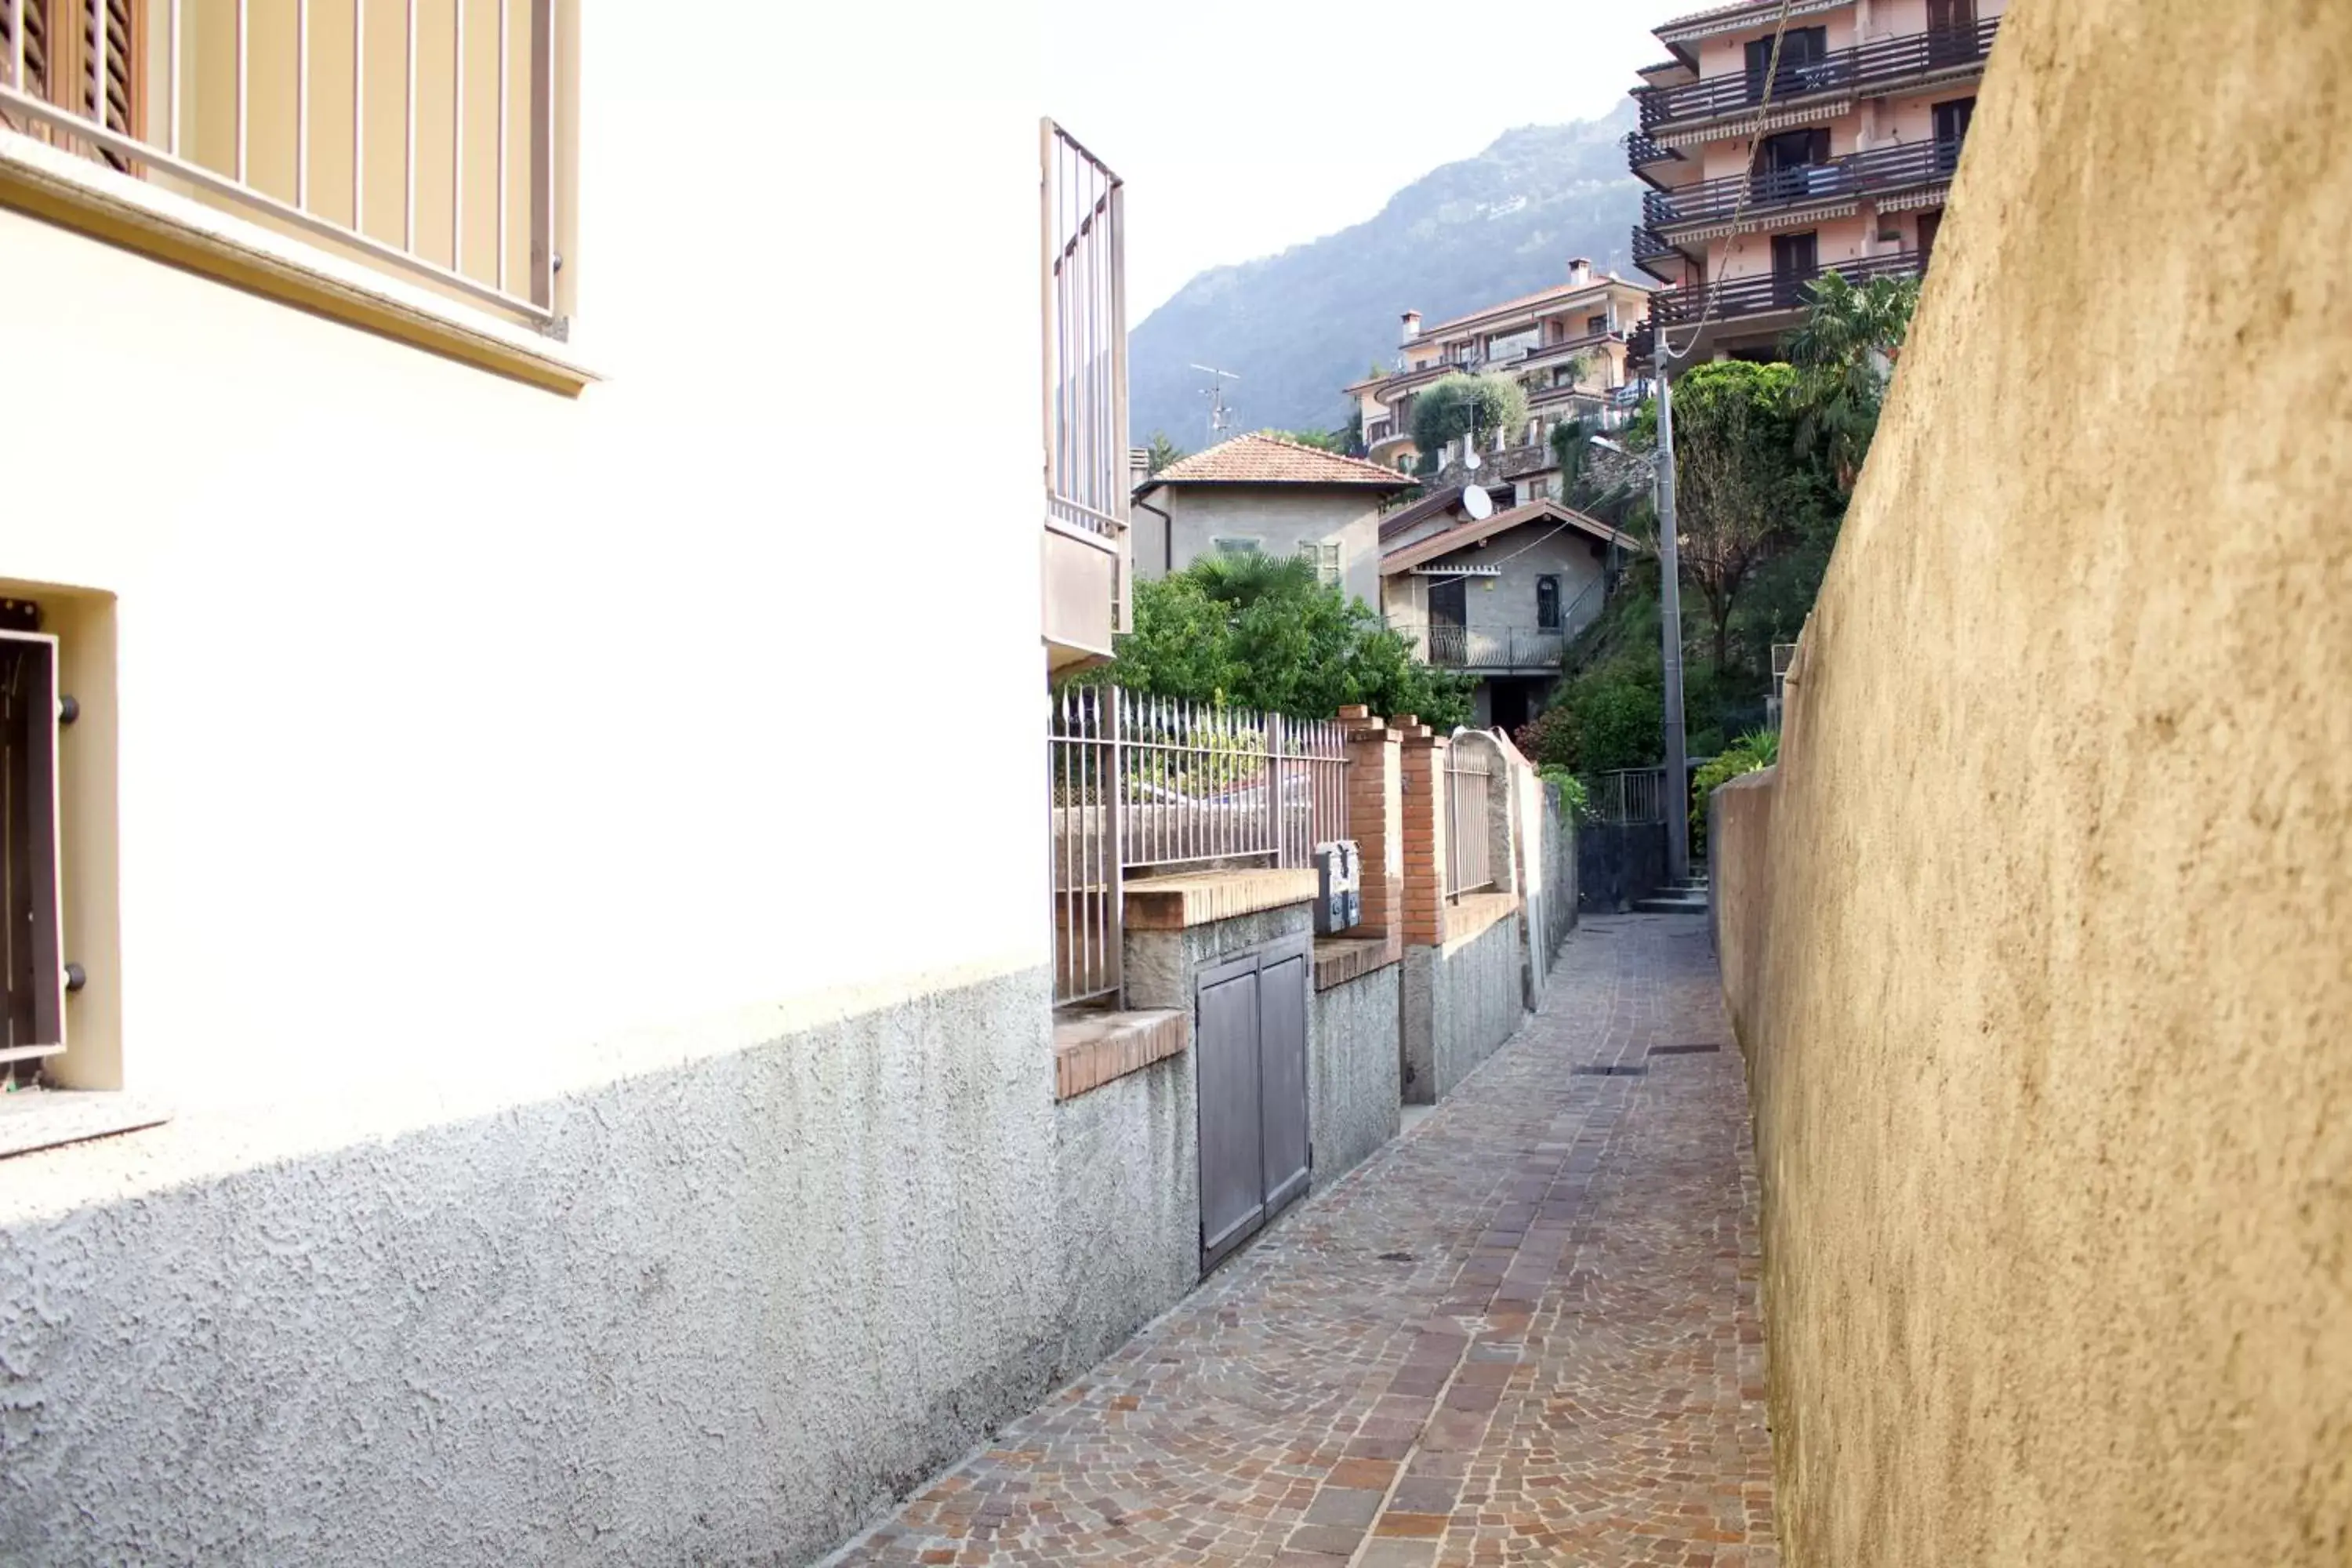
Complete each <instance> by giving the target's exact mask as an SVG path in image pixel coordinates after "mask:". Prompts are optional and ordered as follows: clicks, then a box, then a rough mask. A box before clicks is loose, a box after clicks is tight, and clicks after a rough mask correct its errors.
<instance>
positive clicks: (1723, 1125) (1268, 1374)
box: [842, 915, 1778, 1568]
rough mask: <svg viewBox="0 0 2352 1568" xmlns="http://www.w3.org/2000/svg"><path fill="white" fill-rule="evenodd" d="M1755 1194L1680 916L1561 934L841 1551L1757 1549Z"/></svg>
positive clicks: (1100, 1555) (1707, 1555) (1084, 1558)
mask: <svg viewBox="0 0 2352 1568" xmlns="http://www.w3.org/2000/svg"><path fill="white" fill-rule="evenodd" d="M1692 1047H1699V1048H1697V1049H1693V1048H1692ZM1711 1047H1719V1048H1711ZM1598 1067H1606V1068H1613V1069H1614V1070H1613V1071H1612V1072H1610V1073H1606V1074H1601V1073H1595V1072H1591V1071H1589V1070H1586V1069H1589V1068H1598ZM1755 1196H1756V1175H1755V1162H1754V1159H1753V1157H1752V1155H1751V1153H1750V1151H1749V1148H1748V1132H1747V1104H1746V1093H1745V1089H1744V1087H1743V1084H1742V1081H1741V1076H1740V1070H1739V1058H1738V1053H1737V1051H1736V1049H1735V1048H1734V1047H1732V1046H1731V1044H1730V1043H1729V1034H1728V1029H1727V1026H1726V1024H1725V1022H1724V1019H1723V1015H1722V1010H1721V1007H1720V1005H1719V1004H1718V1003H1717V994H1716V981H1715V969H1714V964H1713V961H1712V960H1711V958H1710V957H1709V955H1708V952H1707V947H1706V924H1705V921H1703V920H1701V919H1699V918H1696V917H1693V916H1682V915H1634V916H1624V917H1618V918H1613V919H1612V918H1601V919H1595V920H1591V921H1587V922H1586V923H1585V924H1584V925H1583V926H1582V927H1581V928H1580V930H1579V931H1577V932H1576V934H1575V935H1573V936H1572V937H1571V938H1570V941H1569V943H1568V946H1567V947H1566V948H1565V949H1564V950H1563V952H1562V963H1561V967H1560V970H1559V972H1558V973H1557V974H1556V976H1555V978H1554V980H1553V982H1552V984H1551V986H1550V989H1549V994H1548V995H1547V996H1546V998H1545V1002H1544V1005H1543V1008H1542V1010H1541V1011H1540V1012H1539V1013H1538V1015H1537V1016H1535V1017H1534V1018H1532V1019H1530V1020H1529V1022H1528V1026H1527V1027H1526V1028H1525V1029H1524V1030H1522V1031H1521V1033H1520V1035H1519V1037H1517V1039H1516V1040H1514V1041H1513V1042H1512V1043H1511V1044H1510V1045H1509V1046H1507V1047H1505V1048H1504V1049H1503V1050H1501V1051H1499V1052H1497V1053H1496V1056H1495V1058H1494V1059H1492V1060H1491V1061H1489V1062H1488V1063H1486V1066H1485V1067H1483V1068H1480V1069H1479V1070H1478V1071H1477V1072H1476V1073H1475V1074H1474V1075H1473V1076H1472V1077H1471V1078H1470V1079H1469V1080H1468V1081H1467V1082H1465V1084H1464V1085H1463V1086H1462V1087H1461V1089H1459V1090H1457V1091H1456V1093H1455V1094H1454V1097H1453V1098H1452V1099H1450V1100H1447V1101H1446V1102H1445V1103H1444V1105H1442V1106H1440V1107H1439V1108H1438V1109H1437V1110H1436V1111H1435V1113H1434V1114H1433V1115H1432V1116H1430V1117H1429V1119H1428V1120H1427V1121H1424V1122H1423V1123H1422V1124H1421V1125H1420V1126H1419V1127H1417V1128H1415V1129H1413V1130H1412V1131H1410V1132H1408V1133H1407V1134H1406V1135H1405V1136H1404V1137H1403V1138H1402V1139H1400V1140H1399V1141H1397V1142H1394V1143H1391V1145H1390V1146H1389V1147H1388V1148H1387V1149H1386V1150H1384V1151H1383V1152H1381V1154H1379V1155H1377V1156H1375V1157H1374V1158H1373V1159H1372V1160H1370V1161H1369V1162H1367V1163H1365V1164H1364V1165H1363V1166H1361V1167H1360V1168H1359V1169H1358V1170H1356V1171H1355V1172H1353V1173H1350V1174H1349V1176H1348V1177H1347V1178H1346V1179H1344V1180H1343V1181H1341V1182H1339V1184H1336V1185H1334V1186H1333V1187H1332V1188H1331V1189H1330V1190H1329V1191H1328V1192H1326V1193H1323V1194H1318V1196H1317V1197H1315V1198H1314V1199H1312V1200H1310V1201H1309V1202H1308V1203H1307V1204H1304V1205H1300V1207H1299V1208H1297V1209H1296V1210H1294V1211H1293V1212H1292V1213H1291V1215H1289V1216H1287V1217H1286V1219H1285V1220H1284V1221H1283V1222H1282V1223H1281V1224H1280V1225H1279V1226H1276V1228H1275V1229H1274V1230H1273V1231H1272V1232H1270V1233H1269V1235H1268V1236H1267V1237H1265V1239H1264V1240H1263V1241H1261V1242H1260V1243H1259V1244H1258V1245H1257V1246H1255V1247H1253V1248H1251V1249H1250V1250H1249V1251H1248V1252H1247V1253H1245V1254H1244V1255H1243V1256H1242V1257H1241V1258H1238V1259H1237V1260H1235V1261H1234V1263H1233V1264H1231V1265H1230V1266H1228V1267H1227V1268H1225V1269H1224V1270H1223V1272H1222V1273H1220V1274H1218V1275H1217V1276H1215V1277H1214V1278H1213V1279H1212V1280H1211V1281H1210V1282H1209V1283H1208V1284H1207V1285H1206V1286H1205V1287H1204V1288H1203V1289H1201V1290H1199V1291H1197V1292H1196V1293H1194V1294H1193V1295H1192V1296H1191V1297H1190V1298H1188V1299H1187V1300H1184V1301H1183V1302H1182V1303H1181V1304H1180V1305H1179V1306H1178V1307H1177V1308H1176V1309H1175V1310H1174V1311H1172V1312H1171V1313H1170V1314H1169V1315H1168V1316H1167V1317H1165V1318H1163V1319H1162V1320H1161V1321H1160V1322H1158V1323H1156V1324H1154V1325H1152V1326H1150V1328H1147V1329H1146V1330H1145V1331H1143V1332H1141V1333H1139V1334H1138V1335H1137V1336H1136V1337H1135V1338H1134V1339H1133V1340H1131V1341H1130V1342H1129V1343H1128V1344H1127V1345H1126V1346H1124V1347H1123V1348H1122V1349H1120V1350H1119V1351H1118V1352H1117V1353H1115V1354H1114V1355H1112V1356H1111V1357H1110V1359H1109V1360H1108V1361H1106V1362H1104V1363H1102V1364H1101V1365H1100V1366H1097V1368H1095V1369H1094V1371H1093V1372H1092V1373H1089V1374H1088V1375H1087V1376H1086V1377H1084V1378H1082V1379H1081V1380H1080V1381H1079V1382H1078V1383H1076V1384H1074V1385H1072V1386H1071V1387H1069V1388H1067V1389H1065V1390H1063V1391H1062V1392H1061V1393H1060V1394H1056V1395H1055V1397H1054V1399H1053V1400H1051V1401H1050V1402H1048V1403H1047V1404H1046V1405H1045V1406H1044V1407H1043V1408H1041V1409H1038V1410H1036V1411H1034V1412H1033V1413H1032V1414H1030V1415H1026V1416H1024V1417H1023V1418H1021V1419H1020V1420H1018V1421H1015V1422H1013V1423H1012V1424H1011V1425H1010V1426H1007V1427H1006V1428H1005V1430H1004V1431H1003V1433H1002V1434H1001V1435H1000V1437H999V1440H998V1445H997V1446H996V1447H992V1448H990V1449H989V1450H987V1451H986V1452H985V1453H983V1454H982V1455H980V1456H978V1457H977V1458H973V1459H971V1461H969V1462H967V1463H966V1464H964V1465H962V1466H961V1467H960V1468H957V1469H955V1470H953V1471H952V1472H950V1474H948V1475H946V1476H943V1477H941V1478H940V1479H938V1480H936V1481H934V1482H933V1483H932V1484H931V1485H930V1486H929V1487H928V1488H926V1489H924V1490H923V1491H922V1492H920V1493H919V1494H918V1495H917V1497H916V1498H915V1499H914V1500H912V1501H911V1502H909V1503H908V1505H907V1506H906V1507H905V1508H904V1509H903V1510H901V1511H900V1512H899V1513H898V1516H897V1517H896V1518H894V1519H892V1520H890V1521H887V1523H885V1524H884V1525H882V1526H880V1527H879V1528H878V1529H877V1530H876V1531H873V1532H872V1533H871V1534H870V1535H868V1536H867V1537H866V1539H864V1540H863V1541H861V1542H858V1543H856V1545H855V1546H853V1547H852V1548H850V1549H848V1550H847V1551H846V1552H844V1553H843V1554H842V1561H843V1562H845V1563H890V1564H898V1563H1281V1564H1297V1565H1299V1568H1339V1565H1340V1564H1342V1563H1353V1564H1358V1565H1360V1568H1392V1565H1402V1564H1412V1565H1415V1568H1420V1565H1423V1564H1438V1565H1454V1564H1460V1565H1464V1568H1468V1565H1472V1564H1487V1563H1495V1564H1502V1563H1578V1564H1587V1563H1590V1564H1604V1563H1605V1564H1619V1563H1657V1564H1668V1563H1671V1564H1675V1568H1700V1565H1710V1568H1729V1565H1731V1564H1742V1565H1745V1568H1757V1565H1759V1564H1765V1563H1777V1562H1778V1556H1777V1554H1776V1552H1775V1551H1774V1549H1773V1546H1772V1502H1771V1484H1770V1477H1771V1458H1770V1451H1769V1447H1768V1443H1767V1439H1766V1436H1765V1430H1764V1411H1763V1392H1764V1391H1763V1348H1762V1325H1761V1322H1760V1320H1759V1316H1758V1310H1757V1301H1756V1286H1757V1275H1758V1258H1757V1243H1756V1227H1755Z"/></svg>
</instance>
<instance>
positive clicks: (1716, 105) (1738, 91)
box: [1633, 16, 2000, 133]
mask: <svg viewBox="0 0 2352 1568" xmlns="http://www.w3.org/2000/svg"><path fill="white" fill-rule="evenodd" d="M1999 30H2000V17H1998V16H1988V17H1986V18H1985V19H1984V20H1982V21H1980V22H1979V23H1977V24H1976V25H1975V26H1972V27H1951V28H1939V29H1937V30H1935V31H1932V32H1926V33H1912V34H1908V35H1906V36H1905V37H1899V38H1882V39H1880V40H1879V41H1878V42H1876V43H1871V44H1860V45H1856V46H1854V47H1852V48H1844V49H1832V50H1831V51H1830V52H1829V53H1827V54H1825V55H1822V56H1820V57H1819V58H1814V59H1809V60H1783V61H1782V62H1781V65H1780V70H1779V71H1778V72H1776V73H1774V74H1772V75H1771V76H1770V77H1769V79H1768V78H1767V76H1766V74H1765V72H1763V71H1762V70H1756V71H1752V72H1750V71H1739V72H1733V73H1729V74H1727V75H1724V76H1717V77H1709V78H1707V79H1705V80H1703V81H1694V82H1685V83H1684V84H1683V85H1682V86H1680V87H1640V88H1635V89H1633V98H1634V100H1635V101H1636V102H1637V103H1639V104H1640V105H1641V114H1642V130H1643V132H1645V133H1646V132H1657V131H1658V130H1660V129H1661V128H1662V127H1665V126H1669V125H1675V124H1679V123H1682V122H1685V121H1706V120H1714V119H1717V118H1719V117H1721V116H1723V115H1727V114H1737V113H1739V112H1741V111H1742V110H1748V109H1753V108H1754V107H1756V106H1757V105H1758V104H1759V103H1762V102H1763V101H1764V100H1765V98H1766V91H1765V89H1766V88H1767V86H1768V85H1769V88H1770V89H1771V90H1770V98H1771V101H1772V102H1773V103H1775V104H1782V103H1790V104H1793V103H1796V102H1799V101H1801V100H1806V99H1815V98H1824V97H1831V96H1836V95H1843V94H1854V93H1865V94H1877V93H1883V92H1886V91H1889V90H1891V89H1895V88H1896V87H1899V86H1902V85H1903V84H1904V83H1906V82H1909V81H1914V80H1918V79H1927V78H1933V77H1943V76H1948V75H1955V74H1958V73H1961V72H1964V71H1968V70H1971V69H1977V68H1981V67H1982V66H1983V64H1984V60H1985V57H1986V55H1987V54H1989V53H1990V51H1991V49H1992V40H1993V36H1994V34H1995V33H1997V32H1998V31H1999Z"/></svg>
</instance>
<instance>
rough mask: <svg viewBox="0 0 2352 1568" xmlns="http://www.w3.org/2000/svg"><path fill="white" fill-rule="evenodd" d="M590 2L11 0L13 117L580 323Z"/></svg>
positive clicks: (253, 208)
mask: <svg viewBox="0 0 2352 1568" xmlns="http://www.w3.org/2000/svg"><path fill="white" fill-rule="evenodd" d="M577 5H578V0H470V3H468V0H398V3H394V0H374V3H373V4H371V3H370V0H303V3H302V4H299V5H296V4H293V3H292V0H283V3H279V4H272V5H255V4H248V3H247V0H193V3H191V0H179V3H174V4H169V5H165V4H162V3H160V0H0V128H5V130H6V131H9V132H16V133H18V134H22V135H25V136H28V137H31V138H34V139H36V140H37V141H39V142H44V143H46V144H47V145H48V146H51V147H55V148H59V149H62V150H65V151H68V152H71V153H76V154H78V155H79V156H81V157H84V158H87V159H89V161H90V162H91V163H96V164H100V165H103V166H105V167H106V168H109V169H111V170H113V171H115V172H116V173H118V174H125V175H128V176H131V177H132V178H134V179H137V180H139V181H141V182H142V183H144V184H150V185H152V186H153V187H155V188H156V189H158V190H161V191H167V192H169V193H171V194H172V195H173V196H177V197H182V198H185V199H187V200H193V201H194V202H197V203H200V204H202V205H206V206H211V207H215V208H217V209H220V210H222V211H224V212H228V213H233V214H235V215H236V216H238V217H240V218H243V219H247V220H249V221H251V222H253V223H255V224H257V225H259V226H261V227H263V228H266V229H269V230H272V231H274V232H275V233H277V234H278V235H281V236H288V237H297V238H300V239H302V240H304V241H305V242H308V243H315V244H318V245H320V246H321V247H324V248H326V249H328V250H331V251H332V252H334V253H336V254H337V255H338V256H340V257H342V258H349V259H355V260H358V261H360V262H362V263H363V264H365V265H367V266H370V267H373V268H378V269H380V270H382V271H384V272H386V273H389V274H392V275H394V276H397V277H399V278H401V279H404V281H408V282H411V283H415V284H421V285H423V286H424V287H425V289H427V290H428V291H429V292H431V293H437V294H441V295H445V296H447V297H449V298H451V299H453V300H457V301H460V302H463V303H466V304H468V305H474V306H478V307H487V308H489V309H491V310H494V311H495V312H497V313H499V314H502V315H504V316H507V317H509V318H512V319H514V320H516V321H520V322H521V323H523V324H527V325H530V326H532V327H536V328H539V329H541V330H542V331H549V332H551V333H554V334H556V335H559V336H560V335H562V316H561V304H562V301H561V299H560V298H559V282H561V283H562V290H561V292H562V294H564V295H568V294H569V292H570V289H569V280H568V279H562V272H563V269H564V267H565V258H564V257H563V255H562V249H561V242H562V232H563V213H562V208H563V206H564V205H565V204H564V203H563V202H562V200H561V197H562V191H561V190H560V188H559V175H560V174H561V172H562V169H563V168H564V167H565V165H566V164H567V163H568V161H567V160H565V159H562V158H561V157H560V156H559V141H560V140H565V139H568V132H567V131H566V127H567V125H568V123H569V117H570V114H571V100H572V94H571V92H570V90H569V82H568V80H566V79H564V73H565V69H566V67H565V64H564V62H565V60H566V58H568V57H567V55H566V54H565V52H564V51H563V50H562V49H561V48H560V47H558V45H559V40H560V39H561V38H562V37H568V36H569V23H570V18H571V17H572V16H573V14H574V11H575V9H576V6H577ZM0 153H5V143H0ZM126 194H127V193H126ZM151 210H153V211H158V212H161V213H167V214H168V213H169V212H170V211H171V210H172V209H171V208H169V207H168V206H167V207H162V208H151ZM273 248H274V247H273Z"/></svg>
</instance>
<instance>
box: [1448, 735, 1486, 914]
mask: <svg viewBox="0 0 2352 1568" xmlns="http://www.w3.org/2000/svg"><path fill="white" fill-rule="evenodd" d="M1494 788H1495V778H1494V773H1493V762H1492V759H1491V758H1489V757H1488V755H1487V753H1486V749H1485V748H1484V747H1481V746H1464V745H1462V744H1460V743H1459V742H1456V743H1455V744H1454V745H1451V746H1448V747H1446V748H1445V896H1446V897H1447V898H1449V899H1458V898H1460V897H1461V896H1462V895H1463V894H1465V893H1475V892H1476V891H1478V890H1479V889H1481V888H1491V887H1493V886H1494V885H1495V868H1494V863H1493V856H1492V853H1491V848H1492V839H1491V833H1492V827H1491V823H1492V821H1493V817H1492V816H1491V815H1490V813H1491V812H1492V811H1493V809H1494V801H1493V796H1494Z"/></svg>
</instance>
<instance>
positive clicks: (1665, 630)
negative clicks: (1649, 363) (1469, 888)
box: [1591, 357, 1690, 882]
mask: <svg viewBox="0 0 2352 1568" xmlns="http://www.w3.org/2000/svg"><path fill="white" fill-rule="evenodd" d="M1591 442H1592V444H1593V445H1594V446H1596V447H1608V448H1609V449H1610V450H1611V451H1612V452H1622V451H1624V450H1625V448H1624V447H1622V446H1621V445H1619V444H1618V443H1617V442H1615V441H1612V440H1611V439H1609V437H1606V436H1594V437H1591ZM1657 465H1658V471H1657V475H1656V489H1657V506H1658V641H1659V643H1660V645H1661V647H1660V649H1659V652H1660V654H1661V656H1662V662H1663V664H1664V669H1665V681H1664V685H1665V691H1664V699H1665V701H1664V709H1665V751H1666V767H1665V775H1666V777H1665V788H1664V789H1663V790H1661V791H1660V792H1659V795H1660V796H1661V797H1662V798H1663V799H1664V801H1665V803H1666V876H1667V878H1668V879H1669V880H1672V881H1676V882H1679V881H1681V880H1683V879H1685V878H1686V877H1688V876H1689V875H1690V764H1689V763H1688V761H1687V760H1686V759H1685V756H1684V755H1683V752H1684V739H1683V593H1682V559H1681V552H1680V547H1679V543H1678V542H1677V539H1676V536H1675V405H1674V389H1673V387H1672V385H1671V384H1669V383H1668V382H1667V380H1666V373H1665V365H1664V360H1663V357H1662V358H1661V362H1660V363H1659V365H1658V457H1657Z"/></svg>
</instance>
